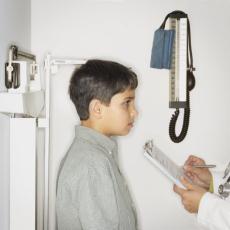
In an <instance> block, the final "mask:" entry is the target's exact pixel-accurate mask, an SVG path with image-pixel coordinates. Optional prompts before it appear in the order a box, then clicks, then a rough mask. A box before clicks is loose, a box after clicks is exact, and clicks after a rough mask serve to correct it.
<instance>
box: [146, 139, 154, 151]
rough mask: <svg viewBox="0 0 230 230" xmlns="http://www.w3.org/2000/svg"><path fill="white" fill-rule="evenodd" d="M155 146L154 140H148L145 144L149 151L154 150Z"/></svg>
mask: <svg viewBox="0 0 230 230" xmlns="http://www.w3.org/2000/svg"><path fill="white" fill-rule="evenodd" d="M153 148H154V144H153V140H149V141H147V142H146V143H145V145H144V150H145V152H147V153H151V152H152V151H153Z"/></svg>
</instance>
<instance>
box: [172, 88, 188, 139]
mask: <svg viewBox="0 0 230 230" xmlns="http://www.w3.org/2000/svg"><path fill="white" fill-rule="evenodd" d="M179 114H180V110H179V109H176V111H175V113H174V114H173V115H172V118H171V120H170V123H169V136H170V138H171V140H172V141H173V142H175V143H179V142H181V141H183V140H184V138H185V136H186V134H187V132H188V126H189V119H190V99H189V91H188V90H187V108H184V120H183V126H182V129H181V132H180V134H179V136H177V135H176V122H177V119H178V116H179Z"/></svg>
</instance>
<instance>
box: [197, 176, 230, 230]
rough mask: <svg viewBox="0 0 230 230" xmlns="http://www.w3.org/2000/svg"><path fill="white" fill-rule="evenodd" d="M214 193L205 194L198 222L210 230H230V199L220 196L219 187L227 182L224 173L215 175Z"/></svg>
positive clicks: (201, 202)
mask: <svg viewBox="0 0 230 230" xmlns="http://www.w3.org/2000/svg"><path fill="white" fill-rule="evenodd" d="M212 175H213V185H214V193H213V194H212V193H209V192H207V193H205V194H204V196H203V197H202V198H201V201H200V205H199V210H198V215H197V220H198V222H199V223H200V224H201V225H202V226H204V227H207V228H208V229H210V230H230V198H227V199H225V200H223V199H221V198H220V197H219V196H218V187H219V185H220V184H223V183H225V182H226V180H227V179H225V180H223V175H224V173H223V172H222V173H213V174H212Z"/></svg>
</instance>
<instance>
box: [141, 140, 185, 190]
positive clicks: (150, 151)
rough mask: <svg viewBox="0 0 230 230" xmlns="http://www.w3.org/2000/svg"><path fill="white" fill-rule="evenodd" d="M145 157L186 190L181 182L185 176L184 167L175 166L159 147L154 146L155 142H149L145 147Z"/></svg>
mask: <svg viewBox="0 0 230 230" xmlns="http://www.w3.org/2000/svg"><path fill="white" fill-rule="evenodd" d="M144 150H145V151H144V156H145V157H146V158H147V159H148V160H150V161H151V162H152V163H153V164H154V165H155V166H156V167H157V168H158V169H159V170H160V171H161V172H162V173H163V174H164V175H165V176H167V177H168V178H169V179H170V180H171V181H172V182H173V183H174V184H176V185H178V186H179V187H181V188H185V187H184V185H183V184H182V183H181V182H180V178H181V177H182V176H184V177H185V178H187V177H186V176H185V175H184V170H183V168H182V167H180V166H178V165H177V164H175V163H174V162H173V161H172V160H171V159H170V158H169V157H167V156H166V155H165V154H164V153H163V152H162V151H161V150H160V149H159V148H157V146H155V145H154V144H153V140H150V141H147V142H146V143H145V146H144Z"/></svg>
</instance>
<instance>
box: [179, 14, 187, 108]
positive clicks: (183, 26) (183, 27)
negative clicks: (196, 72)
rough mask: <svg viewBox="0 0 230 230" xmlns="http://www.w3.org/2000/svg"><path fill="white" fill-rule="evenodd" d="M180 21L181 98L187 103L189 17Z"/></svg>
mask: <svg viewBox="0 0 230 230" xmlns="http://www.w3.org/2000/svg"><path fill="white" fill-rule="evenodd" d="M179 23H180V30H179V85H180V88H179V100H180V101H181V102H182V103H183V102H184V103H183V104H185V102H186V89H187V87H186V86H187V18H181V19H180V20H179ZM182 107H184V106H182Z"/></svg>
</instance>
